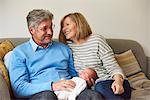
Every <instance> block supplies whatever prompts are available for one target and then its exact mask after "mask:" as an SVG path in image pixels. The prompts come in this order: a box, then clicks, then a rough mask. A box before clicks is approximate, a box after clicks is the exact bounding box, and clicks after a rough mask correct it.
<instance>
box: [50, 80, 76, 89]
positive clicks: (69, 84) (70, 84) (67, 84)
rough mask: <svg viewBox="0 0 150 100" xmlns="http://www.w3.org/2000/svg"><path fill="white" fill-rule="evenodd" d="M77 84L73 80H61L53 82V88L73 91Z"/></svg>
mask: <svg viewBox="0 0 150 100" xmlns="http://www.w3.org/2000/svg"><path fill="white" fill-rule="evenodd" d="M75 86H76V84H75V82H74V81H72V80H60V81H58V82H54V83H53V84H52V89H53V91H56V90H66V91H71V89H74V88H75Z"/></svg>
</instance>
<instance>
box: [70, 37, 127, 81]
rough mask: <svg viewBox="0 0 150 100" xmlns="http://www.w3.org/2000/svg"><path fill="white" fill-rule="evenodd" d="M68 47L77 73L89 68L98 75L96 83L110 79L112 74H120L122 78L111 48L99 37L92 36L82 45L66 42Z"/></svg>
mask: <svg viewBox="0 0 150 100" xmlns="http://www.w3.org/2000/svg"><path fill="white" fill-rule="evenodd" d="M68 45H69V47H70V48H71V49H72V52H73V57H74V65H75V68H76V70H77V71H81V70H83V69H84V68H86V67H91V68H93V69H95V71H96V72H97V74H98V77H99V79H98V80H97V81H99V80H107V79H112V77H113V75H114V74H121V75H122V76H123V77H124V74H123V72H122V69H121V68H120V67H119V65H118V63H117V61H116V59H115V58H114V53H113V51H112V49H111V47H110V46H109V45H108V44H107V42H106V40H105V39H104V38H103V37H102V36H101V35H99V34H92V35H91V36H90V37H89V38H88V40H87V41H86V42H84V43H82V44H75V43H72V42H69V41H68Z"/></svg>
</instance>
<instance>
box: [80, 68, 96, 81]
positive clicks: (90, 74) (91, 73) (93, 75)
mask: <svg viewBox="0 0 150 100" xmlns="http://www.w3.org/2000/svg"><path fill="white" fill-rule="evenodd" d="M85 74H88V77H89V78H93V79H94V81H96V79H98V75H97V73H96V71H95V70H94V69H92V68H86V69H84V70H83V71H81V72H80V73H79V76H80V77H81V78H83V79H85V78H84V75H85ZM85 80H86V79H85Z"/></svg>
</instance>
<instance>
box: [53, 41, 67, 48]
mask: <svg viewBox="0 0 150 100" xmlns="http://www.w3.org/2000/svg"><path fill="white" fill-rule="evenodd" d="M53 44H54V45H55V46H59V47H65V48H68V46H67V45H66V44H64V43H62V42H59V41H53Z"/></svg>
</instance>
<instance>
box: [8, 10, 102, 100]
mask: <svg viewBox="0 0 150 100" xmlns="http://www.w3.org/2000/svg"><path fill="white" fill-rule="evenodd" d="M52 20H53V14H52V13H50V12H49V11H48V10H43V9H34V10H32V11H30V12H29V14H28V15H27V24H28V29H29V32H30V34H31V36H32V38H31V39H30V40H29V41H27V42H25V43H23V44H21V45H19V46H18V47H16V48H15V49H14V50H13V53H12V55H11V60H10V63H9V74H10V80H11V84H12V88H13V90H14V94H15V96H16V97H18V98H29V99H32V100H48V99H49V100H57V96H56V95H55V93H54V91H59V90H67V89H68V88H72V89H73V88H74V87H75V86H76V84H75V82H73V81H72V80H70V79H71V78H72V77H75V76H78V75H77V72H76V70H75V68H74V64H73V58H72V53H71V50H70V49H69V48H68V47H67V46H66V45H64V44H62V43H58V42H55V41H52V36H53V22H52ZM62 78H63V79H65V80H61V79H62ZM76 99H77V100H100V99H101V96H100V95H99V94H98V93H96V92H94V91H92V90H89V89H85V90H84V91H83V92H82V93H80V94H79V96H78V97H77V98H76Z"/></svg>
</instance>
